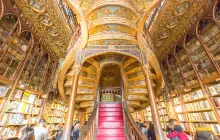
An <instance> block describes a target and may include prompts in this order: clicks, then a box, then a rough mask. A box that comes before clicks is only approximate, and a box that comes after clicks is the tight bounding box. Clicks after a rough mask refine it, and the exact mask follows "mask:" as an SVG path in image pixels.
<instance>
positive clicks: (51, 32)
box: [47, 27, 58, 37]
mask: <svg viewBox="0 0 220 140" xmlns="http://www.w3.org/2000/svg"><path fill="white" fill-rule="evenodd" d="M47 31H48V33H49V34H50V35H51V36H54V37H55V36H58V32H57V29H56V28H55V27H50V28H48V29H47Z"/></svg>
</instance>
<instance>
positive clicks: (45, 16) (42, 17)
mask: <svg viewBox="0 0 220 140" xmlns="http://www.w3.org/2000/svg"><path fill="white" fill-rule="evenodd" d="M38 19H39V20H40V21H41V23H42V24H44V25H46V26H51V25H52V24H53V21H52V20H51V19H50V16H49V15H48V14H40V15H39V16H38Z"/></svg>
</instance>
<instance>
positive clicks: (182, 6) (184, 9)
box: [174, 1, 190, 16]
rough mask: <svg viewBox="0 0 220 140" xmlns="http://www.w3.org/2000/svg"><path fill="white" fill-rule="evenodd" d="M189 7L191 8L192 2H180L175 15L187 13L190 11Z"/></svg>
mask: <svg viewBox="0 0 220 140" xmlns="http://www.w3.org/2000/svg"><path fill="white" fill-rule="evenodd" d="M189 8H190V2H188V1H185V2H182V3H180V4H179V5H178V6H177V7H176V10H175V12H174V13H175V15H177V16H180V15H183V14H185V13H186V12H187V11H188V9H189Z"/></svg>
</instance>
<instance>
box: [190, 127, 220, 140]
mask: <svg viewBox="0 0 220 140" xmlns="http://www.w3.org/2000/svg"><path fill="white" fill-rule="evenodd" d="M194 139H195V140H220V139H219V138H218V136H216V135H215V134H214V132H213V130H212V129H211V128H210V127H209V126H208V125H207V124H205V123H201V124H200V127H198V128H196V134H195V137H194Z"/></svg>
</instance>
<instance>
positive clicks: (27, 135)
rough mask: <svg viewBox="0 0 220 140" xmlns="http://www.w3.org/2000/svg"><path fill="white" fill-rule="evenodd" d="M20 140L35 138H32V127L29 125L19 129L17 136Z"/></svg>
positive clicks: (32, 139)
mask: <svg viewBox="0 0 220 140" xmlns="http://www.w3.org/2000/svg"><path fill="white" fill-rule="evenodd" d="M18 138H19V139H20V140H35V138H34V129H33V128H31V127H25V128H24V129H23V130H22V131H21V135H19V136H18Z"/></svg>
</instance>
